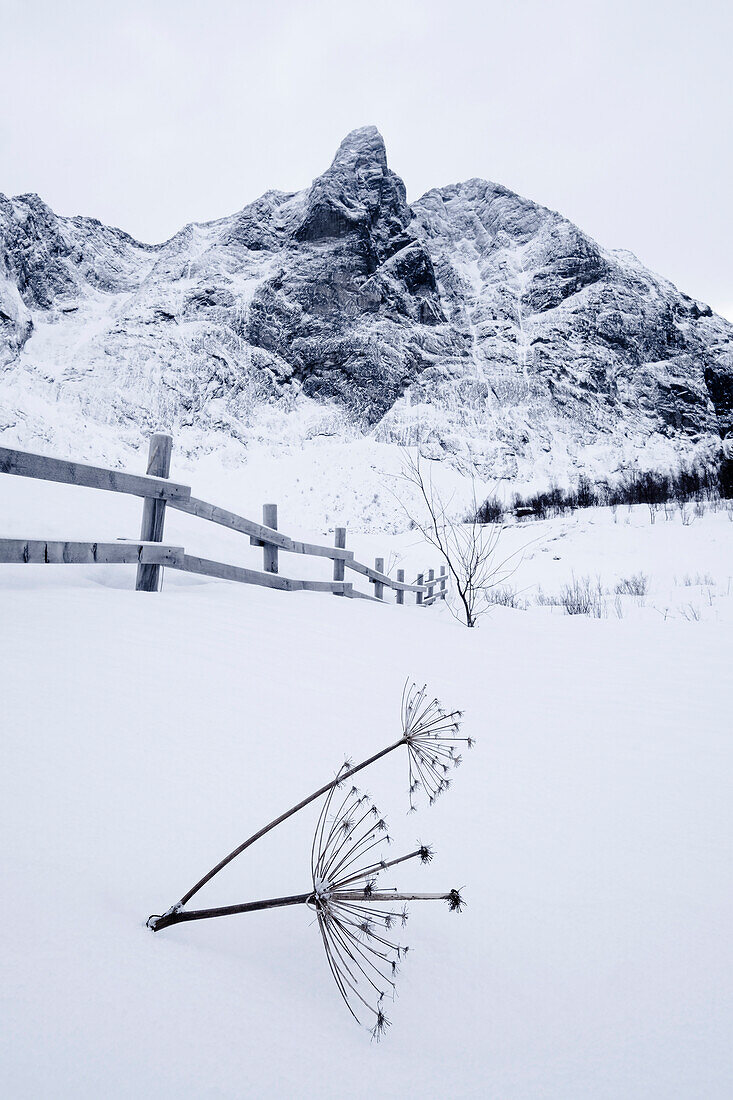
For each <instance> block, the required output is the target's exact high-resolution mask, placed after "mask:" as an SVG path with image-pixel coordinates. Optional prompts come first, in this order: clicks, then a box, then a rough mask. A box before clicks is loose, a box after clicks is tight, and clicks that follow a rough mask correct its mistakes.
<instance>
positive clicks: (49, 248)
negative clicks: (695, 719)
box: [0, 127, 733, 481]
mask: <svg viewBox="0 0 733 1100" xmlns="http://www.w3.org/2000/svg"><path fill="white" fill-rule="evenodd" d="M0 364H2V375H0V438H3V440H4V441H6V442H7V441H13V442H17V443H19V444H21V445H24V444H25V445H39V444H43V445H45V446H47V447H48V446H51V447H52V448H53V449H55V450H57V451H69V449H70V448H72V444H73V449H75V450H76V453H79V448H80V447H81V448H82V449H83V450H85V453H89V454H95V455H97V456H98V457H102V456H103V455H105V454H108V453H109V452H110V449H112V450H114V448H115V447H116V448H117V449H118V451H119V449H120V448H121V447H124V445H125V444H126V443H131V444H133V445H134V446H137V445H138V444H139V441H140V438H141V436H142V435H143V434H144V432H145V431H146V430H148V429H149V428H151V427H160V426H164V427H167V428H170V429H172V430H174V432H175V434H176V437H177V444H178V446H179V447H180V448H182V449H183V450H184V451H187V452H190V453H194V454H198V453H200V452H202V451H206V450H211V449H213V448H218V447H224V448H226V449H227V450H228V452H229V455H230V457H233V456H234V455H237V456H238V457H239V458H240V460H245V458H246V448H247V447H248V446H252V445H253V444H256V443H257V442H258V441H266V442H267V443H268V444H273V443H274V444H276V445H277V444H285V445H291V444H295V445H298V444H300V443H301V442H302V441H304V440H307V439H314V438H315V439H318V438H322V437H324V436H326V437H336V438H339V439H352V438H354V437H355V436H360V435H365V434H366V435H368V436H370V437H372V438H375V439H376V440H382V441H387V442H399V443H402V442H409V443H415V442H418V441H419V442H420V443H421V444H422V446H423V448H424V450H426V451H427V452H429V453H430V454H431V455H433V456H435V457H444V456H446V455H455V456H458V457H459V458H462V459H466V460H472V461H473V463H474V464H475V465H476V466H477V467H478V468H479V469H480V470H481V472H482V473H483V474H484V475H486V476H501V477H510V478H518V479H520V480H524V481H526V480H527V479H529V478H535V479H539V478H544V479H545V480H547V479H548V478H549V476H550V475H555V476H558V477H560V478H565V477H567V476H570V474H571V473H573V472H574V471H576V470H577V469H580V468H589V469H592V470H594V471H595V470H597V471H598V472H599V473H602V474H603V475H607V474H612V473H613V472H614V470H616V469H617V468H618V467H619V466H620V465H623V464H624V463H629V462H632V461H640V462H642V463H643V464H646V465H662V464H670V463H673V462H674V461H675V460H676V459H678V458H679V457H680V456H681V455H685V454H688V453H690V452H692V451H693V450H695V449H698V450H700V449H701V450H703V451H710V450H714V449H715V448H716V446H717V445H718V441H719V439H720V436H721V435H722V434H724V433H725V432H726V431H728V430H729V429H730V428H731V426H732V421H731V415H732V414H731V409H732V408H733V381H732V379H733V326H731V325H730V324H728V323H727V322H726V321H724V320H722V319H721V318H719V317H716V316H715V315H713V314H712V313H711V311H710V309H709V308H708V307H706V306H704V305H701V304H699V303H696V302H694V301H692V300H691V299H689V298H687V297H686V296H685V295H683V294H681V293H679V292H678V291H677V290H676V289H675V288H674V287H673V286H671V284H669V283H668V282H666V281H665V280H664V279H661V278H659V277H657V276H655V275H653V274H652V273H650V272H649V271H647V270H646V269H645V268H644V267H643V266H642V265H641V264H640V263H639V262H638V261H637V260H635V258H634V257H633V256H631V255H630V254H629V253H617V252H607V251H605V250H603V249H601V248H600V247H599V246H598V245H597V244H596V243H595V242H594V241H592V240H591V239H590V238H588V237H587V236H586V235H585V234H583V233H582V232H581V231H580V230H579V229H577V228H576V227H575V226H573V225H572V224H571V223H569V222H568V221H566V220H565V219H563V218H562V217H560V216H559V215H557V214H554V213H552V212H551V211H549V210H546V209H544V208H543V207H541V206H538V205H537V204H535V203H533V202H530V201H528V200H526V199H522V198H520V197H519V196H517V195H515V194H513V193H512V192H510V191H508V190H506V189H505V188H503V187H501V186H499V185H496V184H492V183H487V182H486V181H482V180H470V181H468V182H467V183H463V184H458V185H455V186H451V187H445V188H441V189H439V190H435V191H430V192H429V193H428V194H427V195H425V196H424V197H423V198H422V199H420V200H419V201H418V202H416V203H414V204H413V206H412V207H410V206H409V205H408V204H407V201H406V196H405V188H404V184H403V183H402V181H401V179H400V178H399V177H398V176H397V175H396V174H395V173H394V172H393V171H391V170H390V169H389V168H388V166H387V159H386V153H385V149H384V143H383V141H382V138H381V137H380V135H379V133H378V132H377V131H376V130H375V129H374V127H366V128H364V129H362V130H357V131H354V132H353V133H352V134H350V135H349V136H348V137H347V138H346V139H345V140H344V142H343V143H342V145H341V147H340V148H339V150H338V152H337V154H336V157H335V159H334V162H333V164H332V166H331V167H330V168H329V169H328V170H327V171H326V172H325V173H324V174H323V175H322V176H320V177H319V178H318V179H316V180H315V181H314V183H313V184H312V186H311V187H310V188H308V189H306V190H305V191H302V192H299V193H296V194H284V193H282V192H278V191H270V192H267V193H266V194H265V195H263V196H262V198H260V199H258V200H257V201H256V202H254V203H252V204H251V205H249V206H247V207H245V208H244V209H243V210H241V211H240V212H239V213H237V214H234V215H232V216H231V217H227V218H223V219H221V220H219V221H216V222H210V223H206V224H201V225H190V226H187V227H186V228H185V229H183V230H181V232H180V233H178V234H177V235H176V236H175V237H173V238H172V239H171V240H170V241H167V242H166V243H165V244H162V245H156V246H148V245H141V244H139V243H138V242H136V241H134V240H132V239H131V238H130V237H129V236H127V235H126V234H125V233H122V232H121V231H119V230H116V229H110V228H107V227H105V226H103V225H101V224H100V223H99V222H96V221H94V220H92V219H89V218H62V217H57V216H56V215H55V214H54V213H53V212H52V211H51V210H50V209H49V208H48V207H47V206H46V205H45V204H44V203H43V202H42V201H41V200H40V199H39V198H38V197H37V196H34V195H24V196H19V197H17V198H14V199H5V198H4V197H0Z"/></svg>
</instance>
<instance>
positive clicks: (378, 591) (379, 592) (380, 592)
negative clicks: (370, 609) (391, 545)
mask: <svg viewBox="0 0 733 1100" xmlns="http://www.w3.org/2000/svg"><path fill="white" fill-rule="evenodd" d="M374 568H375V569H376V571H377V573H383V572H384V558H375V559H374ZM374 595H375V596H376V597H377V599H378V600H383V599H384V585H383V584H382V582H381V581H375V582H374Z"/></svg>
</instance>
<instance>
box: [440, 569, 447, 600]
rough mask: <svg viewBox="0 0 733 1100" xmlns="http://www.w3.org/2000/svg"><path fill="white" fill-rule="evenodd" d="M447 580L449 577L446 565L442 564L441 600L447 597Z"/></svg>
mask: <svg viewBox="0 0 733 1100" xmlns="http://www.w3.org/2000/svg"><path fill="white" fill-rule="evenodd" d="M447 580H448V577H447V574H446V572H445V566H444V565H441V567H440V598H441V600H444V599H445V582H446V581H447Z"/></svg>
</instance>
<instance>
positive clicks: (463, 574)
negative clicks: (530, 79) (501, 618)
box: [397, 452, 522, 627]
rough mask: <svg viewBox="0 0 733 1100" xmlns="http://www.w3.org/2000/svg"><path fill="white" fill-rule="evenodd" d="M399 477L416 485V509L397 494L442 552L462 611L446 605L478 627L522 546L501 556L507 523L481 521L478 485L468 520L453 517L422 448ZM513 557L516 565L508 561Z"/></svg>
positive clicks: (512, 569) (407, 459)
mask: <svg viewBox="0 0 733 1100" xmlns="http://www.w3.org/2000/svg"><path fill="white" fill-rule="evenodd" d="M401 478H402V480H403V481H405V482H407V483H408V484H409V485H411V486H413V488H414V489H417V495H418V500H419V502H420V503H419V506H418V507H419V509H420V510H419V512H416V513H413V511H412V510H411V509H410V508H408V507H407V506H406V505H405V503H404V501H402V500H401V499H400V498H399V497H397V500H398V502H399V504H400V505H401V507H402V509H403V511H404V512H405V514H406V515H407V516H408V518H409V519H412V520H414V522H415V526H416V528H417V530H418V531H420V533H421V534H422V536H423V538H424V539H425V541H426V542H427V543H429V544H430V545H431V546H433V547H434V548H435V549H436V550H437V551H438V553H439V554H440V555H441V557H442V558H443V561H444V562H445V564H446V566H447V567H448V572H449V574H450V575H451V577H452V579H453V586H452V587H453V590H454V591H455V594H456V596H457V598H458V609H459V610H458V613H457V614H456V612H455V610H454V609H453V607H452V606H451V604H450V603H449V604H448V607H449V609H450V611H451V613H452V614H453V615H455V617H456V618H458V619H460V621H461V622H465V625H466V626H471V627H472V626H475V625H476V622H477V621H478V618H479V616H480V614H481V613H482V611H485V610H486V609H487V607H488V603H487V596H488V594H489V593H490V592H491V591H492V590H493V589H494V588H496V587H497V586H501V585H503V584H505V583H506V581H507V580H508V579H509V578H510V577H511V576H512V574H513V573H514V572H515V570H516V568H517V565H518V564H519V562H518V561H517V560H516V559H517V558H518V556H519V555H520V554H521V553H522V551H521V550H517V551H515V552H514V553H513V554H509V555H508V556H507V557H505V558H503V559H502V558H501V557H500V552H499V541H500V539H501V535H502V532H503V531H504V525H503V524H498V523H486V524H484V523H481V522H479V520H478V519H477V518H476V517H477V515H478V512H479V507H478V502H477V500H476V494H475V487H474V499H473V508H472V510H471V513H470V516H471V518H469V520H468V521H467V522H464V523H461V522H460V521H459V520H456V519H454V518H453V517H452V516H451V515H450V512H449V506H450V503H451V502H450V500H448V501H445V500H443V498H442V497H441V495H440V493H439V492H438V490H437V489H436V488H435V486H434V485H433V482H432V478H431V476H430V475H429V474H428V475H426V474H425V473H424V470H423V464H422V456H421V455H420V453H419V452H418V453H417V455H416V456H415V457H413V456H412V455H411V454H409V453H406V454H405V457H404V460H403V463H402V474H401ZM420 506H421V507H420ZM512 562H514V564H510V563H512Z"/></svg>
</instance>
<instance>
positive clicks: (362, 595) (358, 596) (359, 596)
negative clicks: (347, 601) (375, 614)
mask: <svg viewBox="0 0 733 1100" xmlns="http://www.w3.org/2000/svg"><path fill="white" fill-rule="evenodd" d="M347 587H348V588H350V589H351V591H350V592H345V593H344V595H345V596H349V597H350V598H351V599H352V600H371V601H372V603H379V602H380V601H379V600H378V599H377V598H376V596H370V595H369V593H368V592H360V591H359V589H358V588H354V586H353V585H347Z"/></svg>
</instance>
